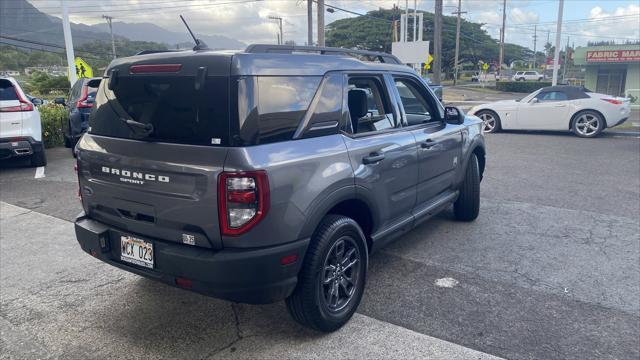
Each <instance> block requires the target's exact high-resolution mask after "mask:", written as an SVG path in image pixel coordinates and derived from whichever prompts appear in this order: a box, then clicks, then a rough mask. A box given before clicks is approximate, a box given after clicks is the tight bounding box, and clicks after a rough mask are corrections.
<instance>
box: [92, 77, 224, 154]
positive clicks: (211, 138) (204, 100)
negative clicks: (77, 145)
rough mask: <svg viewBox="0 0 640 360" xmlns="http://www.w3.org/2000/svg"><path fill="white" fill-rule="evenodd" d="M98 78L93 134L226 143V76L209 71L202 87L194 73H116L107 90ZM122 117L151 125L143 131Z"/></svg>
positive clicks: (181, 141)
mask: <svg viewBox="0 0 640 360" xmlns="http://www.w3.org/2000/svg"><path fill="white" fill-rule="evenodd" d="M106 85H107V81H103V82H102V83H101V84H100V87H99V90H98V92H97V96H96V106H95V108H94V110H93V112H92V114H91V117H90V120H89V123H90V132H91V133H92V134H97V135H105V136H113V137H120V138H132V139H142V140H148V141H161V142H173V143H182V144H192V145H219V144H222V145H225V144H227V140H228V133H229V97H228V96H229V91H228V89H229V80H228V77H224V76H221V77H214V76H210V77H207V78H206V80H205V82H204V86H203V87H202V89H200V90H196V89H195V77H194V76H176V75H173V76H172V75H166V76H161V75H144V76H136V75H132V76H122V75H121V76H120V77H119V78H118V82H117V85H116V87H115V88H114V89H113V91H112V90H109V89H108V87H107V86H106ZM123 119H125V120H126V119H130V120H134V121H137V122H140V123H143V124H151V125H153V131H152V132H150V133H147V132H145V131H143V130H141V129H139V128H136V127H133V126H129V125H127V124H126V123H125V122H124V121H123Z"/></svg>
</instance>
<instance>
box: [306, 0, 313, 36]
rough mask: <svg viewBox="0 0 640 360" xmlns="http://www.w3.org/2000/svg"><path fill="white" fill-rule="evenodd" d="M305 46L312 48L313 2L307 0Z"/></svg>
mask: <svg viewBox="0 0 640 360" xmlns="http://www.w3.org/2000/svg"><path fill="white" fill-rule="evenodd" d="M307 46H313V0H307Z"/></svg>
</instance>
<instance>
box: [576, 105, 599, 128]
mask: <svg viewBox="0 0 640 360" xmlns="http://www.w3.org/2000/svg"><path fill="white" fill-rule="evenodd" d="M585 111H593V112H594V113H596V114H598V115H600V117H601V118H602V122H603V123H604V124H603V125H604V127H603V128H602V129H603V130H604V129H606V128H607V118H606V117H605V116H604V114H603V113H602V112H600V111H598V110H595V109H592V108H585V109H580V110H577V111H576V112H574V113H573V115H571V118H569V130H573V121H574V120H575V119H576V117H577V116H578V115H580V113H582V112H585Z"/></svg>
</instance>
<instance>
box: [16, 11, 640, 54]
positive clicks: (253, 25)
mask: <svg viewBox="0 0 640 360" xmlns="http://www.w3.org/2000/svg"><path fill="white" fill-rule="evenodd" d="M3 1H5V0H3ZM8 1H11V0H8ZM67 1H69V3H70V8H71V20H72V21H74V22H80V23H85V24H94V23H97V22H101V21H103V19H102V18H101V16H102V14H107V15H111V16H113V17H114V21H124V22H151V23H155V24H157V25H159V26H162V27H164V28H166V29H168V30H173V31H184V29H183V25H182V24H181V23H180V20H179V19H178V14H183V15H184V16H185V17H186V18H187V19H188V21H189V23H190V24H191V27H192V29H193V30H194V31H195V32H196V33H203V34H220V35H225V36H228V37H232V38H235V39H238V40H240V41H243V42H245V43H258V42H261V43H264V42H275V41H276V40H275V39H276V31H277V25H276V23H275V21H274V20H270V19H269V16H281V17H282V18H283V19H284V25H283V27H284V39H285V40H295V41H296V43H298V44H304V43H305V42H306V36H307V35H306V34H307V25H306V24H307V19H306V6H307V5H306V0H262V1H256V0H192V1H187V0H183V1H170V0H67ZM29 2H31V3H32V4H33V5H34V6H35V7H37V8H38V9H40V10H41V11H43V12H46V13H49V14H51V15H55V16H59V15H60V0H29ZM325 3H326V4H330V5H335V6H337V7H340V8H344V9H348V10H351V11H354V12H356V13H365V12H367V11H370V10H375V9H378V8H380V7H383V8H390V7H392V6H393V5H394V4H398V5H399V6H400V7H401V8H404V7H405V1H404V0H325ZM413 3H414V1H413V0H409V7H410V8H413ZM457 4H458V1H457V0H444V6H445V7H444V12H445V13H451V12H453V11H455V10H456V7H457ZM639 4H640V2H639V1H638V0H566V1H565V5H564V21H563V36H562V42H563V44H564V43H565V42H566V40H567V36H568V37H570V42H571V43H574V44H575V45H584V44H586V42H587V41H589V40H616V41H621V40H625V39H629V40H637V39H640V5H639ZM315 8H316V7H315V4H314V17H315ZM417 8H418V9H419V10H425V11H430V12H433V9H434V1H433V0H422V1H417ZM462 10H463V11H467V13H466V14H464V15H463V17H464V18H466V19H468V20H471V21H475V22H483V23H486V25H485V28H486V30H487V31H488V32H489V34H491V35H492V36H493V37H495V38H498V34H499V27H500V23H501V21H502V0H462ZM557 14H558V1H557V0H507V30H506V41H508V42H513V43H517V44H520V45H523V46H528V47H530V48H532V47H533V33H534V24H538V27H537V28H538V36H539V38H538V39H539V42H538V44H544V42H546V39H547V33H549V35H550V39H551V42H554V39H555V31H556V30H555V29H556V23H555V21H556V18H557ZM352 16H356V15H353V14H349V13H346V12H342V11H335V12H334V13H326V16H325V23H326V24H329V23H330V22H331V21H334V20H336V19H340V18H345V17H352ZM314 38H315V35H314Z"/></svg>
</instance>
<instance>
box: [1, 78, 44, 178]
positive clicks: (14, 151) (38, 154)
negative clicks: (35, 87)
mask: <svg viewBox="0 0 640 360" xmlns="http://www.w3.org/2000/svg"><path fill="white" fill-rule="evenodd" d="M37 100H40V99H37ZM41 101H42V100H40V102H41ZM17 157H30V160H31V165H32V166H45V165H46V164H47V157H46V154H45V150H44V144H43V142H42V124H41V123H40V112H39V111H38V109H37V108H36V107H35V106H34V104H33V103H32V102H31V101H30V100H29V99H28V97H27V95H26V94H25V93H24V91H22V89H21V88H20V85H19V84H18V82H17V81H16V80H15V79H14V78H11V77H0V159H8V158H17Z"/></svg>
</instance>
